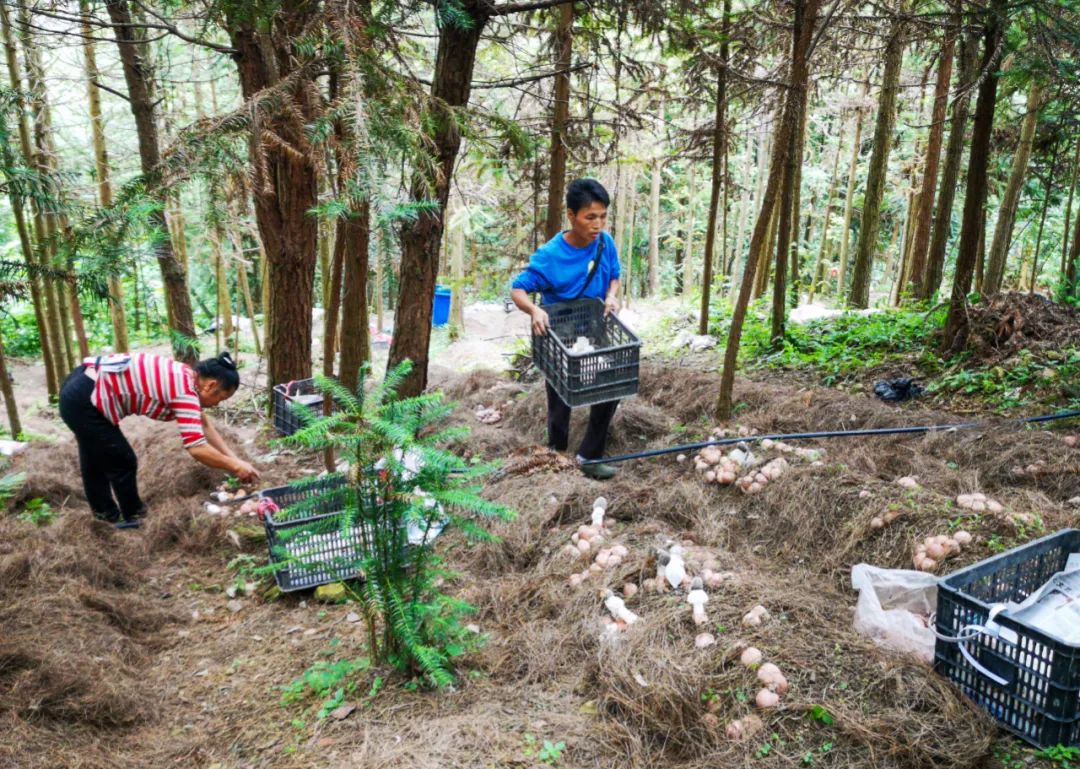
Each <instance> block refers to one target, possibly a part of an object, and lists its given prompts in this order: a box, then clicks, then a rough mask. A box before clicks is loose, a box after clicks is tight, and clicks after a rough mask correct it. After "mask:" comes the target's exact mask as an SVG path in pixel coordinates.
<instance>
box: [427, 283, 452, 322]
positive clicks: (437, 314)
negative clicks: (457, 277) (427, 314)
mask: <svg viewBox="0 0 1080 769" xmlns="http://www.w3.org/2000/svg"><path fill="white" fill-rule="evenodd" d="M449 320H450V289H449V288H447V287H446V286H435V304H434V306H433V307H432V312H431V325H433V326H445V325H446V324H447V322H448V321H449Z"/></svg>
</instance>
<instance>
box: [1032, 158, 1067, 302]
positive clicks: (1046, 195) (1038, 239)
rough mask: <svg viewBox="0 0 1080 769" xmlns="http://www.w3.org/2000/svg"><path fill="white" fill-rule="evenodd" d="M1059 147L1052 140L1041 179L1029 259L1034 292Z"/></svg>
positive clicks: (1037, 278)
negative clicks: (1036, 225) (1038, 211)
mask: <svg viewBox="0 0 1080 769" xmlns="http://www.w3.org/2000/svg"><path fill="white" fill-rule="evenodd" d="M1060 149H1061V144H1060V142H1056V141H1055V142H1054V151H1053V152H1052V153H1051V156H1050V170H1049V171H1048V172H1047V174H1046V178H1045V179H1044V180H1043V204H1042V213H1041V214H1040V215H1039V231H1038V234H1037V235H1036V236H1035V253H1034V256H1033V257H1032V260H1031V291H1030V293H1032V294H1034V293H1035V284H1036V283H1038V282H1039V251H1040V250H1041V249H1042V239H1043V228H1044V227H1045V226H1046V214H1047V212H1048V211H1049V210H1050V192H1051V189H1052V184H1053V179H1054V172H1055V171H1057V159H1058V152H1059V150H1060Z"/></svg>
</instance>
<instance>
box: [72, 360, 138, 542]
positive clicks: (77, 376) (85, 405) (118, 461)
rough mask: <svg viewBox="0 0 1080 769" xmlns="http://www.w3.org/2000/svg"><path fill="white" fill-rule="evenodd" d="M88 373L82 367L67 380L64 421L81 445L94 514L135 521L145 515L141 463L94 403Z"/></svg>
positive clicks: (114, 519)
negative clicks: (138, 476) (139, 474)
mask: <svg viewBox="0 0 1080 769" xmlns="http://www.w3.org/2000/svg"><path fill="white" fill-rule="evenodd" d="M85 371H86V367H85V366H79V367H77V368H76V369H75V370H74V371H72V372H71V373H70V374H69V375H68V378H67V379H66V380H65V381H64V386H63V387H62V388H61V389H60V418H61V419H63V420H64V424H66V425H67V426H68V427H69V428H70V429H71V432H73V433H75V440H76V441H77V442H78V444H79V469H80V470H81V471H82V479H83V488H84V489H85V490H86V500H87V502H89V503H90V509H91V510H92V511H93V513H94V515H95V516H97V517H98V518H102V519H104V520H107V521H113V522H116V521H118V520H119V519H120V518H121V516H122V517H123V518H124V519H125V520H131V519H133V518H135V517H137V516H139V515H142V514H143V512H145V508H144V506H143V502H142V499H140V498H139V486H138V483H137V482H136V479H135V475H136V471H137V470H138V466H139V461H138V459H137V458H136V457H135V450H134V449H132V448H131V444H130V443H128V442H127V438H125V437H124V434H123V433H122V432H120V428H119V427H117V426H116V425H114V424H113V423H112V422H110V421H109V420H108V419H106V418H105V415H104V414H102V413H101V412H100V411H99V410H98V408H97V407H96V406H95V405H94V404H93V403H91V402H90V396H91V394H92V393H93V392H94V380H93V379H91V378H90V377H88V376H86V373H85ZM114 495H115V497H114Z"/></svg>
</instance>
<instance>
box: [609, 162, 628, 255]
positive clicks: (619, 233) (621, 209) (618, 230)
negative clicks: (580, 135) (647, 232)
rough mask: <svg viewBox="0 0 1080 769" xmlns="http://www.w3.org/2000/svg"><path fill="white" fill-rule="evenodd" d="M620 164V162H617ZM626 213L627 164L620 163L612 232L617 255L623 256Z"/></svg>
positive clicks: (616, 177) (616, 183) (616, 178)
mask: <svg viewBox="0 0 1080 769" xmlns="http://www.w3.org/2000/svg"><path fill="white" fill-rule="evenodd" d="M617 162H618V161H617ZM625 212H626V164H625V163H622V162H619V171H618V173H617V174H616V175H615V221H614V223H613V224H612V228H611V230H612V232H613V233H614V237H615V253H617V254H618V255H619V256H622V252H623V230H624V229H625V227H624V226H623V219H625V218H626V217H625Z"/></svg>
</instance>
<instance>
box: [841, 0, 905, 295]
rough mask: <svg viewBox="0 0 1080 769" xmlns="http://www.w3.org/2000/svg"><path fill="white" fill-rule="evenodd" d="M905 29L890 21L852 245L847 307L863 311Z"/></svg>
mask: <svg viewBox="0 0 1080 769" xmlns="http://www.w3.org/2000/svg"><path fill="white" fill-rule="evenodd" d="M905 30H906V25H905V24H904V23H903V22H902V21H901V20H900V19H895V20H894V21H893V27H892V30H891V31H890V33H889V41H888V43H887V44H886V46H885V73H884V75H883V76H882V82H881V97H880V99H879V100H878V114H877V121H876V123H875V126H874V148H873V150H872V151H871V153H870V165H869V167H868V168H867V176H866V192H865V194H864V196H863V210H862V219H861V220H860V223H859V240H858V242H857V243H856V245H855V266H854V269H853V270H852V274H851V292H850V294H849V295H848V304H850V305H851V306H853V307H867V306H869V304H870V279H871V277H872V275H873V269H874V252H875V251H876V250H877V248H878V232H879V229H880V226H881V201H882V198H883V197H884V194H885V176H886V174H887V173H888V170H889V150H890V149H891V148H892V143H893V126H894V125H895V123H896V95H897V92H898V91H899V87H900V70H901V68H902V66H903V63H904V39H905Z"/></svg>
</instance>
